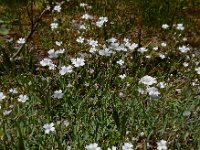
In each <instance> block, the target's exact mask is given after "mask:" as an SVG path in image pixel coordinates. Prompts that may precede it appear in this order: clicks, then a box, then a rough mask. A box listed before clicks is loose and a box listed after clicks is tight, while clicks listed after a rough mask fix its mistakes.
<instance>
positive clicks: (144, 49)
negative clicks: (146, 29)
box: [138, 47, 148, 53]
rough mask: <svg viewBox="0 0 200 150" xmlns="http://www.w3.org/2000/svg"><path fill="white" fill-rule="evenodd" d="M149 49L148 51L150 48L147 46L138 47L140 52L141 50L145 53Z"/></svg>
mask: <svg viewBox="0 0 200 150" xmlns="http://www.w3.org/2000/svg"><path fill="white" fill-rule="evenodd" d="M147 51H148V49H147V48H145V47H140V48H139V49H138V52H141V53H144V52H147Z"/></svg>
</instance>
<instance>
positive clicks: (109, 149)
mask: <svg viewBox="0 0 200 150" xmlns="http://www.w3.org/2000/svg"><path fill="white" fill-rule="evenodd" d="M108 150H117V147H116V146H112V148H108Z"/></svg>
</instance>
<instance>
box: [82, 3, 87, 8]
mask: <svg viewBox="0 0 200 150" xmlns="http://www.w3.org/2000/svg"><path fill="white" fill-rule="evenodd" d="M85 6H88V4H86V3H80V7H85Z"/></svg>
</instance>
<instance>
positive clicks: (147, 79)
mask: <svg viewBox="0 0 200 150" xmlns="http://www.w3.org/2000/svg"><path fill="white" fill-rule="evenodd" d="M139 83H143V84H145V85H152V84H154V83H157V80H156V78H153V77H151V76H148V75H146V76H144V77H142V78H141V79H140V81H139Z"/></svg>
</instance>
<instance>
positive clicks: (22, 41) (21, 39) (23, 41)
mask: <svg viewBox="0 0 200 150" xmlns="http://www.w3.org/2000/svg"><path fill="white" fill-rule="evenodd" d="M17 43H18V44H24V43H26V40H25V38H19V39H18V40H17Z"/></svg>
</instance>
